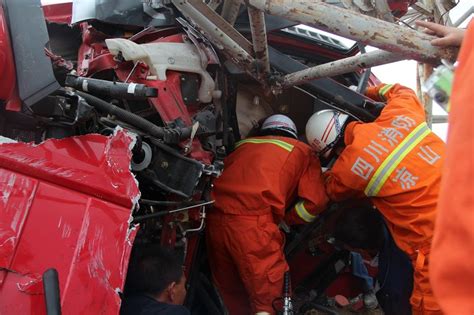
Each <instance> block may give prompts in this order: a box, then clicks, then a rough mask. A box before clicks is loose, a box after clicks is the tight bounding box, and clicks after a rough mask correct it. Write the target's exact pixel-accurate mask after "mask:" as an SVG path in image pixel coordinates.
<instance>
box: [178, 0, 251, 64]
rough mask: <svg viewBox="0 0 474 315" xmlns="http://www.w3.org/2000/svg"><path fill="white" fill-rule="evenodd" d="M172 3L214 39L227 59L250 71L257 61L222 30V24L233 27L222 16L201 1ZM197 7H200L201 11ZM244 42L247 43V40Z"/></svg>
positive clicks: (179, 0) (186, 0) (191, 0)
mask: <svg viewBox="0 0 474 315" xmlns="http://www.w3.org/2000/svg"><path fill="white" fill-rule="evenodd" d="M172 2H173V4H174V5H175V6H176V8H177V9H178V10H179V11H181V13H183V15H184V16H185V17H187V18H188V19H190V20H191V21H193V22H194V24H195V26H196V28H197V29H198V30H200V31H202V32H204V33H205V34H206V36H207V37H209V38H210V39H212V42H213V43H214V45H215V46H216V48H218V49H219V50H221V51H223V52H224V54H226V56H227V57H229V58H231V59H232V60H233V61H234V62H236V63H237V64H238V65H241V66H243V67H244V68H245V69H250V67H251V66H252V65H253V64H254V62H255V59H254V58H253V57H252V56H251V55H250V54H249V53H248V52H247V51H246V50H245V49H244V48H243V46H241V45H239V44H238V43H237V41H238V39H236V40H234V39H233V38H232V37H230V35H228V33H227V32H225V31H224V30H222V29H221V27H220V26H221V25H222V24H226V25H227V26H229V27H230V28H232V27H231V26H230V25H229V24H228V23H227V22H226V21H225V20H224V19H223V18H222V17H221V16H220V15H218V14H217V13H215V12H214V11H212V10H211V9H210V8H209V7H207V5H205V4H204V3H203V2H202V1H200V0H195V1H194V0H172ZM200 6H202V7H200ZM196 7H199V10H198V9H197V8H196ZM200 10H206V12H205V13H206V14H203V13H202V12H201V11H200ZM210 15H212V18H213V19H219V23H220V24H221V25H219V26H217V25H216V24H215V23H214V22H213V21H211V18H210ZM243 40H245V41H246V39H245V38H244V39H243ZM247 43H248V42H247ZM248 44H249V48H250V47H251V45H250V43H248ZM245 46H247V45H245ZM249 71H250V70H249Z"/></svg>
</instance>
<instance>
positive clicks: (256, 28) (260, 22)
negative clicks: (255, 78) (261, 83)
mask: <svg viewBox="0 0 474 315" xmlns="http://www.w3.org/2000/svg"><path fill="white" fill-rule="evenodd" d="M248 11H249V20H250V31H251V32H252V42H253V50H254V52H255V59H256V60H257V65H258V69H257V71H258V75H259V77H260V78H261V79H265V78H266V77H268V75H269V74H270V60H269V58H268V46H267V30H266V26H265V13H263V12H262V11H260V10H257V9H254V8H250V7H249V8H248Z"/></svg>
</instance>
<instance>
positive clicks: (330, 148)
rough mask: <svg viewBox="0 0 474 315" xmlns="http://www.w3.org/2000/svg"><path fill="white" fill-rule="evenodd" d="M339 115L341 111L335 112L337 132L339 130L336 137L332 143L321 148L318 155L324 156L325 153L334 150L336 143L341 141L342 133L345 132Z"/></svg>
mask: <svg viewBox="0 0 474 315" xmlns="http://www.w3.org/2000/svg"><path fill="white" fill-rule="evenodd" d="M339 115H341V113H334V125H335V127H336V132H337V136H336V138H335V139H334V140H333V141H332V142H331V143H329V144H328V145H327V146H326V147H325V148H324V149H323V150H321V151H320V152H319V153H318V156H323V157H324V154H326V153H327V152H328V151H330V150H332V149H333V148H334V146H335V145H336V143H337V142H338V141H339V139H341V137H342V135H343V134H344V132H343V131H344V126H341V124H340V123H339Z"/></svg>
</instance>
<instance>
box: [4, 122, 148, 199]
mask: <svg viewBox="0 0 474 315" xmlns="http://www.w3.org/2000/svg"><path fill="white" fill-rule="evenodd" d="M132 141H133V139H132V138H131V137H130V136H129V135H127V133H126V132H124V131H120V132H118V133H117V135H115V136H112V137H104V136H101V135H98V134H89V135H86V136H79V137H70V138H67V139H63V140H56V139H50V140H46V141H45V142H43V143H42V144H41V145H39V146H35V145H32V144H25V143H11V144H3V145H1V146H0V167H3V168H6V169H10V170H13V171H15V172H18V173H22V174H26V175H31V176H33V177H36V178H40V179H42V180H44V181H49V182H52V183H56V184H59V185H61V186H65V187H69V188H70V189H73V190H77V191H80V192H83V193H85V194H89V195H92V196H95V197H98V198H100V199H104V200H108V201H111V202H113V203H116V204H120V205H122V206H125V207H128V208H131V206H132V203H133V198H135V197H136V196H137V195H138V193H139V191H138V187H137V185H136V183H135V180H134V178H133V176H132V174H131V173H130V171H129V169H130V158H131V151H130V150H129V146H130V145H131V143H132Z"/></svg>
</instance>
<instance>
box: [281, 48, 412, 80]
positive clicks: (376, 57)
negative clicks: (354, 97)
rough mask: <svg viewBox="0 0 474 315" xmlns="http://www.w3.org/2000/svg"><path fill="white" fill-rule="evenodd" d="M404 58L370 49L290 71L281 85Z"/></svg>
mask: <svg viewBox="0 0 474 315" xmlns="http://www.w3.org/2000/svg"><path fill="white" fill-rule="evenodd" d="M404 59H406V57H404V56H401V55H397V54H393V53H390V52H387V51H384V50H376V51H371V52H368V53H365V54H360V55H357V56H353V57H348V58H344V59H340V60H336V61H332V62H328V63H325V64H322V65H318V66H315V67H312V68H308V69H304V70H301V71H297V72H294V73H290V74H288V75H286V76H284V77H283V79H282V81H281V86H282V87H283V88H288V87H291V86H294V85H298V84H301V83H304V82H308V81H311V80H314V79H318V78H323V77H333V76H337V75H341V74H345V73H349V72H356V71H359V70H361V69H365V68H371V67H375V66H380V65H384V64H387V63H392V62H396V61H400V60H404Z"/></svg>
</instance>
